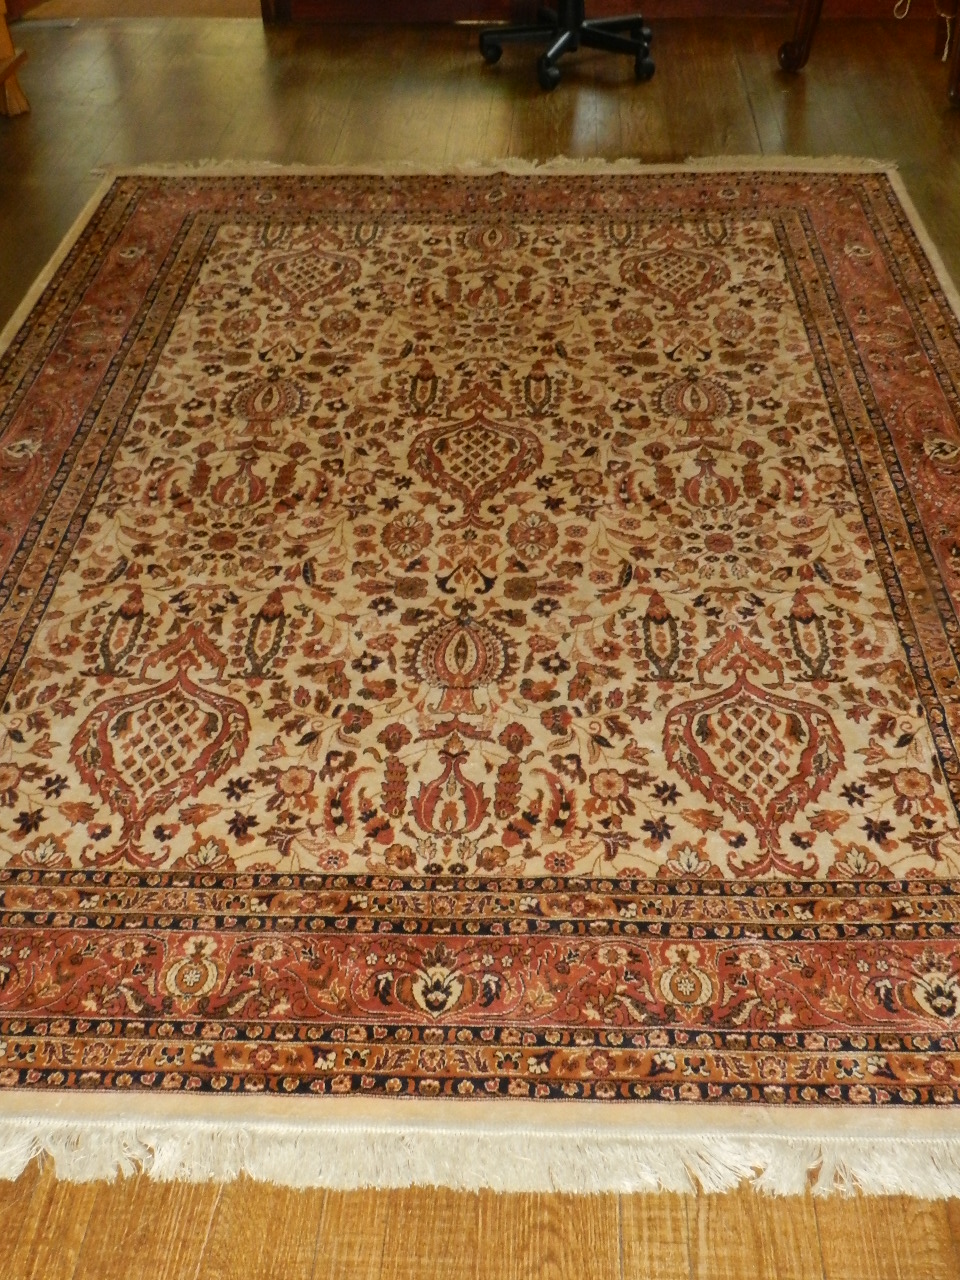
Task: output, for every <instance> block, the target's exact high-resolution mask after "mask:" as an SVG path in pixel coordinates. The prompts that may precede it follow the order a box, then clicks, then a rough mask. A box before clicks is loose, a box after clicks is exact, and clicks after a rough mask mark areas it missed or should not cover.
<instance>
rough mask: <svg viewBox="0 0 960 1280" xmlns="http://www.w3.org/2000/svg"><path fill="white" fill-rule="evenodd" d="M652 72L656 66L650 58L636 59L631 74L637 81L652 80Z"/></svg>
mask: <svg viewBox="0 0 960 1280" xmlns="http://www.w3.org/2000/svg"><path fill="white" fill-rule="evenodd" d="M654 71H656V66H655V64H654V61H653V59H652V58H638V59H637V60H636V62H635V63H634V66H633V74H634V75H635V76H636V77H637V79H638V80H650V79H652V78H653V73H654Z"/></svg>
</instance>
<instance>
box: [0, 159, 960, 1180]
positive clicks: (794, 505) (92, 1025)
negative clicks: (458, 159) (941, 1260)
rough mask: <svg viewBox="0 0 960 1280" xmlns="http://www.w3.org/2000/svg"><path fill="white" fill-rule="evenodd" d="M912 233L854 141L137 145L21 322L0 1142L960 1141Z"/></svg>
mask: <svg viewBox="0 0 960 1280" xmlns="http://www.w3.org/2000/svg"><path fill="white" fill-rule="evenodd" d="M921 236H922V233H921V232H920V231H919V230H918V228H917V226H916V225H915V224H912V223H911V220H910V218H909V217H908V214H907V213H906V212H905V204H904V200H903V198H902V195H901V194H900V192H899V188H898V186H897V183H896V180H895V179H894V178H892V177H891V176H889V175H887V174H885V173H884V172H882V171H880V170H879V169H878V168H877V167H876V166H867V165H865V166H860V167H857V166H849V165H848V166H846V168H845V170H840V169H836V170H835V171H834V170H831V169H829V168H828V169H827V171H819V172H818V171H815V169H814V167H813V166H810V165H804V164H800V163H798V164H796V165H793V166H788V167H787V168H785V169H784V170H783V171H773V170H768V171H758V170H754V171H750V170H747V169H745V168H736V167H731V168H728V169H718V170H717V171H705V170H696V169H693V170H691V169H686V170H684V169H672V170H642V169H633V170H631V169H629V168H611V169H606V170H603V169H601V168H599V167H597V168H595V169H594V170H592V171H591V170H584V169H577V168H568V169H563V168H557V169H555V170H552V171H529V172H514V173H509V172H476V173H466V174H453V175H450V174H448V175H429V174H426V175H425V174H420V175H393V176H391V175H382V174H381V175H358V174H326V175H319V174H309V173H298V174H290V173H281V172H267V173H260V174H251V175H247V176H224V175H207V174H193V175H187V176H183V175H181V176H171V175H159V174H153V175H151V174H150V173H139V174H133V175H127V176H119V177H117V178H115V179H114V180H112V181H111V182H110V184H109V185H108V186H107V188H106V189H105V190H104V192H103V193H102V194H101V196H100V197H99V198H98V201H97V203H96V207H95V208H94V209H92V210H91V211H90V212H89V213H88V215H87V216H86V217H85V219H84V221H83V224H82V226H81V227H80V228H79V229H78V230H77V232H76V234H75V235H74V236H73V237H72V238H71V240H70V242H69V244H68V245H67V246H66V247H65V249H64V251H63V252H62V254H61V255H60V259H59V261H58V262H57V263H56V264H55V265H54V266H53V267H52V268H51V269H50V271H49V272H48V273H47V278H46V280H45V281H44V282H42V287H38V289H37V290H35V294H34V297H33V298H32V299H31V300H30V302H31V304H32V305H31V306H30V307H29V308H28V309H25V310H24V313H23V315H21V316H20V317H18V324H19V327H16V326H14V327H13V329H12V331H11V332H10V333H9V334H8V349H7V352H6V355H5V357H4V362H3V366H2V391H0V403H2V409H3V416H2V420H0V429H2V436H0V566H2V569H3V573H4V576H3V579H2V596H0V605H2V613H0V664H2V665H0V685H2V687H0V698H2V719H0V890H2V912H3V914H2V932H0V1108H2V1110H0V1169H2V1170H3V1171H5V1172H6V1173H7V1174H8V1175H15V1174H16V1173H17V1172H18V1171H19V1170H20V1168H22V1167H23V1164H24V1162H25V1161H26V1160H27V1159H29V1158H30V1156H31V1155H32V1154H34V1153H36V1152H38V1151H47V1152H52V1153H54V1154H55V1157H56V1159H57V1161H58V1167H59V1168H60V1169H61V1172H63V1173H65V1174H66V1176H76V1177H84V1176H95V1175H96V1174H103V1173H104V1172H107V1173H110V1172H113V1171H114V1170H115V1169H116V1168H125V1167H129V1166H131V1165H132V1164H137V1163H139V1164H142V1165H144V1166H145V1167H147V1168H149V1169H151V1170H152V1171H153V1172H154V1173H155V1174H157V1176H185V1177H204V1176H221V1177H223V1176H232V1175H233V1174H235V1173H237V1172H239V1171H240V1170H241V1169H245V1170H247V1171H248V1172H251V1173H252V1174H254V1176H259V1177H272V1178H275V1179H277V1180H279V1181H285V1182H293V1183H297V1182H306V1183H309V1182H320V1183H329V1184H333V1185H341V1186H346V1185H353V1184H374V1185H376V1184H392V1183H398V1182H404V1181H422V1182H446V1183H449V1184H451V1185H457V1186H475V1185H492V1186H500V1187H512V1188H517V1187H540V1186H558V1187H582V1188H585V1189H597V1188H603V1187H642V1186H656V1185H661V1186H672V1187H677V1186H681V1187H682V1186H687V1185H690V1181H691V1178H693V1179H695V1180H697V1181H698V1182H699V1183H700V1184H701V1185H703V1186H706V1187H708V1188H709V1187H722V1186H729V1185H733V1184H734V1183H736V1182H737V1181H738V1180H740V1179H741V1178H742V1177H751V1178H753V1179H754V1180H755V1181H757V1182H758V1183H759V1184H760V1185H763V1186H767V1187H769V1188H771V1189H773V1190H779V1191H784V1190H799V1189H802V1188H803V1187H804V1186H805V1185H806V1184H807V1180H808V1177H819V1182H818V1186H819V1187H820V1188H821V1189H823V1188H829V1187H832V1186H835V1185H842V1186H845V1187H848V1188H849V1187H851V1186H859V1187H861V1188H863V1189H866V1190H878V1191H884V1190H913V1191H915V1192H917V1193H920V1194H926V1195H937V1194H949V1193H951V1192H952V1193H954V1194H956V1193H958V1192H960V1125H958V1123H957V1117H958V1114H960V1108H958V1102H960V1045H958V1035H960V821H958V805H960V764H958V754H957V753H958V736H960V701H958V690H960V683H958V681H960V672H958V662H960V625H958V606H960V426H958V423H960V329H958V321H957V315H956V313H955V311H954V310H951V305H950V299H951V296H952V295H950V294H949V286H948V285H947V284H946V282H945V281H944V280H942V279H939V280H938V277H937V274H936V271H935V268H934V266H933V265H932V264H931V256H930V252H928V250H927V249H926V248H925V247H924V243H925V242H924V241H923V240H922V238H921ZM21 322H22V323H21Z"/></svg>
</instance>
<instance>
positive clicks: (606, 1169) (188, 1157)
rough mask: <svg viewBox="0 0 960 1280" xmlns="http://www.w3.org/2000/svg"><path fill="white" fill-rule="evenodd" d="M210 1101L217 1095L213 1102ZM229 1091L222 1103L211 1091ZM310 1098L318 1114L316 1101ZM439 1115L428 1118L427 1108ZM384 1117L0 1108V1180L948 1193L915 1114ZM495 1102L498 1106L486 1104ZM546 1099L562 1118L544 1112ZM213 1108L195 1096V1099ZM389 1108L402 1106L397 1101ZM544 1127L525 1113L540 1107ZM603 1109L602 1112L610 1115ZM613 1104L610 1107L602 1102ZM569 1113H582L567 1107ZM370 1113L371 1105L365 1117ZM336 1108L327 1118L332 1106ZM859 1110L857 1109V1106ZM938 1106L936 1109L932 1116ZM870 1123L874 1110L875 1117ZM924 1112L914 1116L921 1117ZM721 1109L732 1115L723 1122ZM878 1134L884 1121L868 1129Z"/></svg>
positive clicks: (662, 1110) (953, 1160) (949, 1155)
mask: <svg viewBox="0 0 960 1280" xmlns="http://www.w3.org/2000/svg"><path fill="white" fill-rule="evenodd" d="M216 1101H220V1100H216ZM224 1101H228V1100H224ZM320 1105H321V1109H322V1105H323V1104H320ZM432 1105H433V1106H436V1107H437V1109H438V1112H439V1122H437V1123H431V1121H430V1118H429V1113H430V1109H431V1106H432ZM384 1106H385V1107H386V1110H387V1113H388V1118H387V1119H384V1120H379V1121H378V1120H377V1119H376V1118H375V1113H376V1110H377V1106H376V1104H373V1105H371V1104H369V1103H368V1104H366V1106H365V1107H362V1108H361V1110H362V1111H364V1112H365V1113H366V1114H365V1115H361V1116H359V1117H358V1118H357V1119H356V1120H354V1121H349V1120H342V1119H339V1118H336V1117H335V1118H333V1119H331V1120H329V1121H326V1120H323V1119H319V1118H318V1117H317V1115H316V1111H314V1114H313V1115H312V1116H310V1117H308V1116H306V1115H302V1114H301V1116H300V1117H299V1118H295V1119H290V1118H288V1119H282V1118H278V1117H276V1116H270V1115H266V1116H264V1115H261V1116H259V1117H258V1116H256V1115H254V1116H252V1117H247V1118H246V1119H242V1118H240V1115H239V1114H238V1113H237V1111H236V1108H230V1107H227V1108H226V1111H227V1113H228V1115H229V1113H230V1112H231V1110H232V1111H233V1115H232V1117H231V1118H228V1117H227V1116H220V1117H219V1118H212V1117H211V1116H210V1115H209V1114H208V1115H207V1116H206V1117H200V1116H180V1117H175V1116H169V1117H165V1118H157V1117H154V1118H148V1117H147V1116H141V1117H137V1116H127V1117H110V1116H109V1115H107V1114H103V1115H99V1116H95V1117H94V1116H87V1117H82V1116H77V1115H74V1116H69V1117H67V1116H63V1117H57V1116H47V1117H39V1116H37V1117H26V1116H24V1117H19V1118H15V1117H7V1118H0V1178H6V1179H15V1178H17V1177H18V1176H19V1175H20V1174H21V1173H22V1172H23V1170H24V1169H25V1168H26V1166H27V1165H28V1164H29V1163H30V1161H31V1160H33V1159H35V1158H39V1159H40V1160H46V1159H52V1160H53V1161H54V1164H55V1167H56V1175H57V1177H58V1178H61V1179H64V1180H66V1181H70V1182H89V1181H94V1180H98V1179H106V1180H113V1179H115V1178H116V1177H117V1176H118V1175H119V1176H122V1177H127V1176H132V1175H134V1174H138V1173H143V1174H146V1175H147V1176H148V1177H150V1178H154V1179H157V1180H158V1181H162V1182H169V1181H174V1180H179V1181H188V1182H206V1181H216V1182H229V1181H232V1180H233V1179H235V1178H238V1177H239V1176H240V1175H241V1174H245V1175H246V1176H248V1177H250V1178H252V1179H254V1180H256V1181H261V1182H270V1183H274V1184H277V1185H280V1186H288V1187H299V1188H305V1187H329V1188H333V1189H336V1190H356V1189H360V1188H395V1187H407V1186H416V1185H419V1186H443V1187H450V1188H453V1189H455V1190H463V1191H476V1190H479V1189H481V1188H489V1189H491V1190H494V1191H502V1192H525V1191H526V1192H529V1191H561V1192H574V1193H580V1194H598V1193H602V1192H635V1191H678V1192H696V1191H701V1192H706V1193H718V1192H724V1191H731V1190H733V1189H734V1188H736V1187H738V1186H740V1185H741V1184H744V1183H745V1184H750V1185H752V1186H753V1187H755V1188H756V1189H757V1190H758V1191H760V1192H763V1193H765V1194H768V1195H774V1196H784V1195H801V1194H804V1193H805V1192H806V1191H808V1190H810V1191H812V1192H813V1194H815V1195H827V1194H831V1193H839V1194H841V1195H852V1194H864V1195H910V1196H914V1197H920V1198H923V1199H947V1198H950V1197H955V1196H958V1195H960V1133H958V1132H957V1125H956V1124H955V1123H954V1121H955V1119H956V1118H955V1117H953V1116H951V1117H949V1119H950V1121H951V1123H950V1124H949V1125H947V1124H944V1128H945V1129H947V1130H950V1129H952V1130H953V1132H952V1133H945V1134H944V1135H942V1136H936V1135H935V1133H934V1132H929V1133H924V1132H921V1134H920V1136H915V1135H914V1134H913V1133H912V1132H911V1130H913V1129H915V1128H919V1129H920V1130H921V1131H922V1130H924V1129H929V1128H930V1126H929V1125H928V1124H924V1123H920V1124H917V1123H916V1122H917V1119H918V1118H917V1117H914V1116H908V1115H907V1114H903V1115H901V1116H900V1117H899V1118H898V1125H897V1127H900V1128H901V1129H902V1132H901V1133H899V1134H898V1135H896V1136H892V1135H891V1134H890V1133H876V1134H874V1135H873V1136H869V1135H868V1134H867V1132H866V1129H868V1128H869V1124H867V1125H866V1126H864V1124H863V1123H859V1124H857V1125H856V1126H854V1130H855V1131H854V1132H843V1130H844V1128H845V1127H849V1126H845V1125H844V1124H843V1123H840V1122H839V1121H838V1123H837V1124H836V1125H834V1124H833V1123H831V1120H832V1117H825V1116H824V1115H823V1114H822V1113H821V1114H817V1115H815V1116H814V1117H811V1116H810V1114H809V1113H807V1119H808V1120H809V1119H811V1118H813V1119H815V1120H816V1123H817V1125H818V1126H820V1125H822V1126H824V1127H825V1128H830V1129H833V1128H836V1129H837V1130H839V1132H834V1133H828V1134H820V1135H818V1136H816V1137H813V1136H803V1135H802V1134H801V1133H800V1132H794V1133H791V1132H789V1130H791V1129H794V1130H799V1129H801V1128H803V1127H809V1124H807V1125H806V1126H805V1125H803V1124H801V1125H797V1124H796V1123H793V1121H795V1120H796V1116H793V1115H780V1116H779V1117H778V1118H779V1119H780V1120H781V1121H782V1122H783V1126H782V1127H783V1129H784V1130H786V1131H785V1132H777V1131H776V1130H775V1129H772V1128H771V1125H770V1118H771V1116H772V1115H773V1114H774V1112H773V1111H772V1110H771V1109H761V1111H762V1114H761V1117H760V1119H761V1128H760V1131H758V1132H754V1133H751V1132H750V1129H751V1128H755V1127H756V1117H755V1116H754V1115H751V1113H750V1111H749V1110H747V1109H735V1108H731V1109H730V1111H731V1112H733V1116H732V1117H731V1115H729V1114H728V1115H727V1116H726V1117H724V1122H722V1123H720V1122H715V1123H714V1124H712V1125H711V1124H710V1123H709V1119H708V1117H709V1116H710V1115H711V1113H713V1112H714V1109H713V1108H710V1110H709V1112H708V1111H707V1110H705V1109H703V1108H693V1110H694V1111H695V1112H696V1113H697V1116H698V1118H699V1121H704V1122H707V1124H706V1128H705V1129H704V1131H703V1132H695V1131H694V1126H691V1125H689V1124H686V1123H677V1124H671V1122H670V1116H671V1115H672V1116H673V1117H674V1118H675V1119H676V1118H677V1116H678V1115H679V1113H680V1111H681V1110H683V1111H689V1110H690V1109H677V1108H671V1107H669V1106H667V1107H662V1106H660V1107H658V1104H650V1106H651V1108H652V1111H653V1113H654V1114H653V1119H654V1121H655V1122H654V1123H652V1124H651V1125H649V1126H646V1131H644V1128H641V1127H640V1123H641V1122H642V1113H643V1111H644V1104H640V1113H641V1114H640V1117H639V1121H638V1118H637V1116H636V1115H634V1116H631V1117H630V1118H629V1119H626V1118H625V1123H624V1124H623V1125H618V1124H617V1123H616V1114H615V1115H614V1117H613V1118H612V1120H613V1122H611V1117H610V1116H609V1114H607V1115H605V1116H604V1123H602V1124H599V1125H596V1124H593V1123H592V1121H593V1120H594V1119H595V1104H590V1103H584V1104H565V1103H560V1104H551V1103H545V1104H534V1108H535V1109H534V1110H532V1111H531V1110H529V1109H528V1110H526V1111H525V1112H524V1111H521V1112H520V1114H522V1115H524V1116H525V1119H524V1121H523V1122H522V1123H521V1124H511V1123H507V1124H504V1123H497V1124H491V1123H490V1121H489V1117H490V1108H489V1107H488V1106H487V1104H477V1106H478V1107H479V1109H480V1110H481V1111H482V1112H483V1117H482V1121H481V1122H480V1123H475V1122H473V1118H472V1117H471V1114H470V1113H471V1109H472V1108H473V1106H474V1104H471V1103H469V1102H467V1103H462V1104H455V1110H456V1111H458V1112H460V1113H461V1114H462V1119H461V1120H460V1121H459V1122H458V1121H456V1119H454V1120H452V1121H451V1109H450V1108H449V1107H448V1106H446V1105H445V1104H444V1103H437V1104H426V1105H425V1106H421V1105H420V1104H419V1103H411V1104H410V1105H409V1108H407V1109H409V1110H410V1111H411V1123H410V1124H403V1123H399V1122H397V1120H396V1119H395V1118H393V1117H395V1116H396V1114H397V1108H395V1107H392V1106H391V1104H390V1103H389V1102H387V1103H384ZM493 1107H494V1109H495V1111H499V1110H502V1109H503V1108H504V1107H506V1109H507V1110H508V1112H509V1110H510V1104H509V1103H494V1104H493ZM551 1108H553V1110H554V1112H556V1109H557V1108H559V1109H560V1111H561V1112H562V1113H563V1115H564V1120H563V1123H561V1124H557V1123H552V1122H551V1119H552V1118H551V1116H550V1111H551ZM211 1109H213V1110H215V1109H216V1108H215V1105H214V1104H207V1106H206V1110H207V1112H208V1113H209V1112H210V1110H211ZM402 1109H404V1108H403V1106H401V1110H402ZM544 1109H545V1111H546V1114H545V1116H544V1120H545V1123H544V1124H543V1126H537V1125H536V1124H535V1123H534V1124H531V1123H530V1121H531V1116H532V1117H533V1118H534V1119H535V1116H536V1112H537V1111H540V1112H543V1111H544ZM609 1110H610V1108H605V1111H609ZM612 1110H613V1111H614V1113H616V1112H618V1111H620V1112H621V1114H622V1111H623V1110H624V1108H621V1107H618V1106H616V1105H614V1106H613V1107H612ZM578 1111H579V1112H583V1113H584V1114H583V1115H582V1116H581V1121H582V1124H579V1125H578V1124H573V1123H571V1115H572V1114H574V1115H575V1114H576V1113H577V1112H578ZM371 1113H372V1114H371ZM341 1114H342V1113H341ZM857 1117H858V1120H860V1121H862V1119H863V1117H862V1113H857ZM947 1118H948V1117H946V1116H944V1117H943V1120H944V1121H946V1120H947ZM882 1119H883V1120H886V1119H888V1117H882ZM920 1119H921V1120H926V1119H927V1117H920ZM731 1120H732V1122H731ZM878 1127H879V1128H880V1129H883V1128H888V1129H889V1128H890V1126H889V1125H879V1126H878Z"/></svg>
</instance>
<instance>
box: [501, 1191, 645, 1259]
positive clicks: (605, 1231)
mask: <svg viewBox="0 0 960 1280" xmlns="http://www.w3.org/2000/svg"><path fill="white" fill-rule="evenodd" d="M479 1201H480V1240H481V1241H482V1247H481V1249H480V1253H479V1266H478V1269H477V1277H478V1280H531V1277H533V1276H536V1278H537V1280H617V1278H618V1277H619V1276H620V1224H619V1220H618V1217H619V1216H618V1206H617V1197H616V1196H569V1195H524V1196H512V1195H511V1196H507V1195H495V1194H494V1193H492V1192H482V1193H481V1194H480V1197H479Z"/></svg>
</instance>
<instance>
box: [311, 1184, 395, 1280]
mask: <svg viewBox="0 0 960 1280" xmlns="http://www.w3.org/2000/svg"><path fill="white" fill-rule="evenodd" d="M391 1205H392V1201H391V1197H390V1193H389V1192H382V1191H329V1192H327V1194H326V1196H325V1198H324V1205H323V1214H322V1216H321V1219H320V1230H319V1235H318V1238H317V1253H316V1258H315V1259H314V1268H313V1280H333V1277H339V1276H349V1277H350V1280H380V1275H381V1268H382V1264H383V1256H384V1253H383V1244H384V1239H385V1236H386V1231H387V1222H388V1219H389V1217H390V1214H391V1212H392V1208H391Z"/></svg>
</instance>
